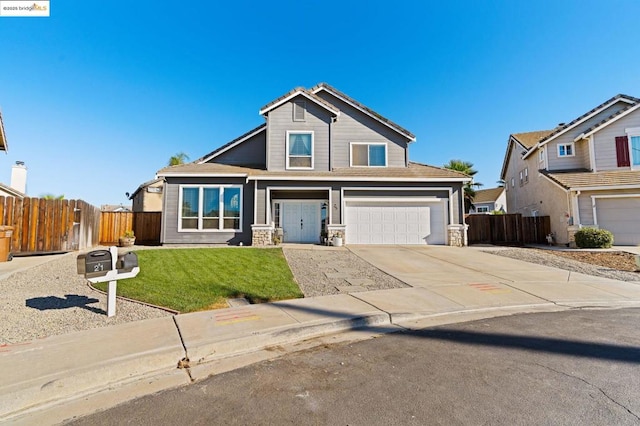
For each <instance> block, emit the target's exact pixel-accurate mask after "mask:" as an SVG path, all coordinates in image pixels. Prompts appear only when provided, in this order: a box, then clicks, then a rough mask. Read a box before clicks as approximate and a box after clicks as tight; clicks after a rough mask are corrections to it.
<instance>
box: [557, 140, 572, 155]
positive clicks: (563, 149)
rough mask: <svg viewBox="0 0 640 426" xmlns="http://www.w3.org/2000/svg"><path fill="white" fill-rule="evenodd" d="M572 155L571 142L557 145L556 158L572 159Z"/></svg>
mask: <svg viewBox="0 0 640 426" xmlns="http://www.w3.org/2000/svg"><path fill="white" fill-rule="evenodd" d="M574 155H575V152H574V146H573V142H572V143H563V144H558V157H573V156H574Z"/></svg>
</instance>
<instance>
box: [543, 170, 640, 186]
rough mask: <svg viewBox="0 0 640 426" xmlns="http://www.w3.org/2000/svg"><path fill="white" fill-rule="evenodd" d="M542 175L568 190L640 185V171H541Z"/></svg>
mask: <svg viewBox="0 0 640 426" xmlns="http://www.w3.org/2000/svg"><path fill="white" fill-rule="evenodd" d="M541 173H543V174H544V175H545V176H547V177H548V178H549V179H551V180H553V181H554V182H556V183H558V184H560V185H561V186H563V187H565V188H567V189H574V188H575V189H580V188H590V187H599V186H602V187H607V186H618V185H640V170H607V171H601V172H590V171H580V170H570V171H564V172H558V171H555V172H548V171H546V170H541Z"/></svg>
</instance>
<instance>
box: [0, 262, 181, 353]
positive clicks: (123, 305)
mask: <svg viewBox="0 0 640 426" xmlns="http://www.w3.org/2000/svg"><path fill="white" fill-rule="evenodd" d="M76 255H77V253H74V254H67V255H61V256H60V258H59V259H55V260H52V261H50V262H47V263H45V264H42V265H39V266H35V267H33V268H31V269H29V270H27V271H23V272H17V273H15V274H13V275H11V276H10V277H8V278H6V279H4V280H0V291H1V292H2V301H1V302H0V345H3V344H11V343H18V342H24V341H29V340H33V339H38V338H43V337H47V336H52V335H58V334H66V333H70V332H73V331H79V330H87V329H91V328H98V327H104V326H108V325H113V324H122V323H125V322H130V321H137V320H141V319H147V318H157V317H162V316H168V315H171V314H170V313H168V312H166V311H163V310H160V309H156V308H151V307H147V306H144V305H141V304H138V303H134V302H128V301H125V300H120V299H118V301H117V309H116V316H115V317H112V318H108V317H107V315H106V310H107V296H106V295H103V294H102V293H100V292H98V291H95V290H93V289H91V288H90V287H89V286H88V285H87V282H86V281H85V279H84V278H83V277H81V276H80V275H77V273H76V270H77V266H76Z"/></svg>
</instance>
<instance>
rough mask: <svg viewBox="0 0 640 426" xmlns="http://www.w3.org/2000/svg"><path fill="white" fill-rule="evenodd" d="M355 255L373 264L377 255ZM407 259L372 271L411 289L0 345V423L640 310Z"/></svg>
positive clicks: (587, 286) (617, 289)
mask: <svg viewBox="0 0 640 426" xmlns="http://www.w3.org/2000/svg"><path fill="white" fill-rule="evenodd" d="M398 250H402V248H398ZM353 251H354V252H355V253H356V254H357V255H359V256H361V257H364V258H365V259H366V257H367V256H370V257H375V256H377V253H378V252H376V250H375V249H370V250H369V249H367V248H358V249H353ZM403 253H406V255H403V256H401V257H400V258H396V259H388V256H384V255H383V254H380V256H381V257H382V259H380V260H379V262H380V265H378V260H376V263H375V264H376V266H378V267H381V268H382V269H383V270H384V269H385V263H384V262H385V261H386V262H388V263H389V267H391V266H393V267H395V268H397V267H398V263H400V262H405V263H406V264H404V265H402V268H403V269H402V270H403V271H405V272H404V274H403V276H402V277H401V279H403V280H404V281H405V282H407V283H409V284H410V285H412V288H402V289H391V290H377V291H369V292H358V293H352V294H340V295H333V296H324V297H316V298H306V299H296V300H289V301H282V302H276V303H269V304H259V305H249V306H243V307H235V308H229V309H222V310H215V311H205V312H196V313H191V314H183V315H178V316H174V317H164V318H157V319H151V320H144V321H138V322H134V323H128V324H123V325H118V326H113V327H106V328H100V329H94V330H88V331H82V332H77V333H72V334H67V335H63V336H56V337H49V338H45V339H42V340H37V341H33V342H28V343H24V344H16V345H10V346H4V347H0V371H2V372H3V374H2V375H1V376H0V422H2V421H9V422H11V423H12V424H34V423H44V424H52V423H59V422H62V421H64V420H65V419H69V418H71V417H73V416H79V415H84V414H89V413H90V412H93V411H97V410H99V409H105V408H108V407H110V406H113V405H116V404H118V403H120V402H124V401H126V400H128V399H132V398H134V397H136V396H141V395H145V394H149V393H153V392H156V391H159V390H162V389H166V388H170V387H175V386H180V385H185V384H188V383H190V382H192V381H193V380H199V379H203V378H205V377H207V376H209V375H211V374H216V373H220V372H222V371H227V370H230V369H233V368H237V367H239V366H242V365H246V364H249V363H252V362H256V361H260V360H264V359H270V358H274V357H276V356H279V355H281V354H283V353H286V352H287V351H291V350H300V349H302V348H306V347H312V346H315V345H318V344H321V343H322V342H335V341H339V340H340V339H355V340H357V339H362V338H367V337H369V336H371V335H378V334H381V333H387V332H393V331H398V330H401V329H403V328H421V327H426V326H431V325H438V324H445V323H452V322H461V321H468V320H474V319H480V318H487V317H492V316H498V315H509V314H513V313H524V312H543V311H545V312H547V311H558V310H565V309H573V308H579V307H589V308H594V307H600V308H615V307H631V306H639V307H640V285H638V283H626V282H621V281H615V280H608V279H601V278H596V277H592V276H587V275H582V274H577V273H569V272H567V271H561V270H558V269H553V268H548V267H545V266H541V265H533V264H529V263H524V262H520V261H516V260H512V259H506V258H500V257H497V256H492V255H489V254H486V253H482V252H481V251H479V250H473V249H457V248H446V249H445V248H443V249H436V250H434V251H431V252H429V257H430V262H431V263H430V264H429V268H428V269H429V271H430V272H429V274H428V275H425V273H424V272H420V270H419V266H420V264H422V263H423V262H424V260H423V257H424V256H425V254H424V253H423V252H420V251H416V250H411V249H406V250H405V251H404V252H403ZM411 256H413V258H411ZM421 256H422V257H421ZM487 256H489V257H487ZM385 259H386V260H385ZM411 259H413V260H411ZM532 277H537V278H535V279H534V278H532ZM319 338H321V339H324V340H316V341H313V342H312V341H309V340H310V339H319ZM179 366H180V367H182V368H178V367H179Z"/></svg>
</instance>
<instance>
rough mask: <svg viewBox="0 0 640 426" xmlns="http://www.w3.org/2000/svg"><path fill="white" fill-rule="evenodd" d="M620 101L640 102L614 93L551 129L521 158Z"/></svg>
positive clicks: (631, 97) (632, 103) (634, 103)
mask: <svg viewBox="0 0 640 426" xmlns="http://www.w3.org/2000/svg"><path fill="white" fill-rule="evenodd" d="M620 101H622V102H626V103H628V104H631V105H636V104H637V103H639V102H640V99H638V98H634V97H633V96H628V95H623V94H618V95H615V96H614V97H612V98H611V99H608V100H606V101H605V102H603V103H601V104H600V105H598V106H597V107H595V108H593V109H592V110H590V111H587V112H586V113H584V114H582V115H581V116H580V117H578V118H576V119H574V120H572V121H571V122H569V123H567V124H563V125H561V126H558V127H556V128H555V129H553V131H552V132H551V133H550V134H548V135H547V136H545V137H544V138H542V139H541V140H540V141H539V142H538V143H537V144H536V145H535V146H533V147H531V149H529V151H528V152H527V153H526V154H525V155H524V156H523V157H522V158H523V159H524V158H527V157H528V156H529V155H530V154H531V153H532V152H534V151H535V150H536V149H537V148H539V147H541V146H543V145H546V144H547V143H549V142H550V141H552V140H553V139H555V138H557V137H558V136H560V135H562V134H564V133H566V132H567V131H569V130H571V129H573V128H574V127H576V126H578V125H579V124H581V123H584V122H585V121H586V120H588V119H589V118H591V117H593V116H595V115H597V114H598V113H600V112H602V111H603V110H605V109H607V108H609V107H610V106H611V105H613V104H615V103H617V102H620Z"/></svg>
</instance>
